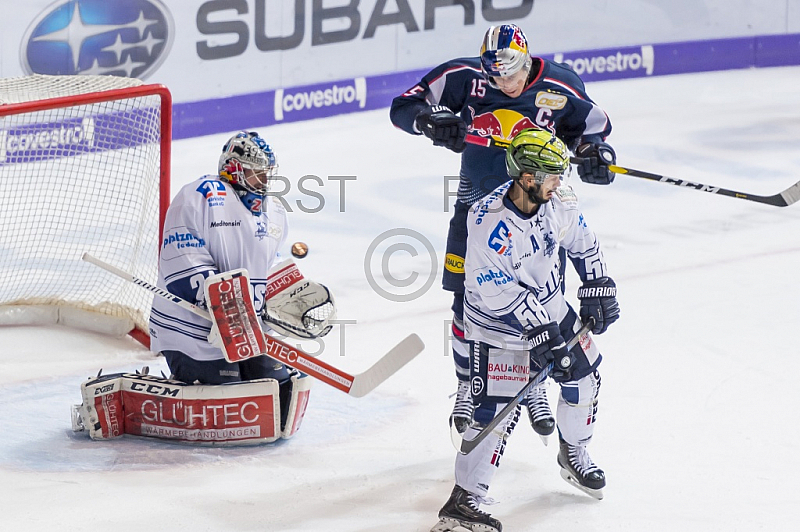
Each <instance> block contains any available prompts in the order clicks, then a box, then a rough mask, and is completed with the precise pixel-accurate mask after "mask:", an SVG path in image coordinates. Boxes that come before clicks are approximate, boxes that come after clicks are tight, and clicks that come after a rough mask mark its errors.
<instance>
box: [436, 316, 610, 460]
mask: <svg viewBox="0 0 800 532" xmlns="http://www.w3.org/2000/svg"><path fill="white" fill-rule="evenodd" d="M593 326H594V320H593V319H591V318H590V319H589V321H588V322H586V323H585V324H584V325H583V327H581V328H580V329H579V330H578V332H577V333H576V334H575V336H573V337H572V339H571V340H570V341H569V342H567V350H569V349H572V348H573V347H574V346H575V344H577V343H578V342H579V341H580V339H581V337H582V336H583V335H584V334H586V333H587V332H589V331H590V330H591V329H592V327H593ZM552 369H553V363H552V362H550V363H549V364H547V365H546V366H545V367H544V368H542V369H541V370H540V371H539V372H538V373H537V374H536V375H534V376H533V377H531V379H530V380H529V381H528V384H526V385H525V386H524V387H523V388H522V389H521V390H520V391H519V393H517V395H515V396H514V398H513V399H511V401H509V402H508V404H507V405H506V406H505V407H503V409H502V410H501V411H500V413H499V414H497V415H496V416H494V417H493V418H492V420H491V421H490V422H489V423H488V424H486V426H484V427H483V428H481V430H480V432H478V434H476V435H475V437H474V438H472V439H471V440H468V439H466V438H462V437H461V435H460V434H458V432H457V431H456V430H455V428H453V427H451V428H450V438H451V440H452V441H453V445H454V446H455V448H456V451H458V452H459V453H461V454H469V453H470V452H471V451H472V450H473V449H475V448H476V447H477V446H478V445H479V444H480V443H481V442H482V441H483V440H484V439H486V436H488V435H489V434H490V433H491V432H492V431H493V430H494V429H495V427H497V425H499V424H500V422H501V421H503V420H504V419H505V418H507V417H508V415H509V414H510V413H511V412H512V411H513V410H514V409H515V408H517V405H519V404H520V402H522V399H523V398H524V397H525V395H526V394H527V393H528V391H530V389H531V388H533V387H534V386H536V385H537V384H539V383H540V382H542V381H544V380H545V379H546V378H547V376H548V375H549V374H550V370H552Z"/></svg>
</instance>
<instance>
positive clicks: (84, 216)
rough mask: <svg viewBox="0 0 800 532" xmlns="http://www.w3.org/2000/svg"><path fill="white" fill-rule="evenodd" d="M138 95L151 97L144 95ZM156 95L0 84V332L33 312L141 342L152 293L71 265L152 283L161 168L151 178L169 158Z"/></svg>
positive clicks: (85, 84)
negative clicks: (80, 319) (111, 325)
mask: <svg viewBox="0 0 800 532" xmlns="http://www.w3.org/2000/svg"><path fill="white" fill-rule="evenodd" d="M148 87H154V88H157V89H158V90H157V91H155V92H153V91H150V92H151V93H149V94H148V90H147V88H148ZM109 91H110V92H109ZM164 91H166V89H164V88H163V87H160V86H146V85H142V83H141V82H140V81H138V80H132V79H127V78H118V77H110V76H38V75H36V76H28V77H24V78H10V79H0V309H2V308H3V307H4V308H5V309H6V318H5V320H4V321H5V322H6V323H9V322H12V323H18V322H24V321H25V320H24V319H19V318H18V316H19V315H20V314H21V313H22V312H24V311H26V310H28V309H30V308H33V307H40V308H45V309H57V312H58V313H64V312H68V311H71V310H78V311H89V312H90V313H93V314H89V315H90V316H98V315H105V316H108V317H112V318H115V319H116V321H118V322H119V323H120V324H121V325H120V327H122V328H125V327H128V326H129V325H131V326H135V327H136V328H138V329H139V330H141V331H147V320H148V318H149V312H150V305H151V302H152V294H150V293H149V292H148V291H146V290H143V289H142V288H140V287H138V286H135V285H133V284H132V283H129V282H127V281H125V280H122V279H119V278H116V277H114V276H112V275H110V274H108V273H106V272H104V271H103V270H100V269H99V268H97V267H96V266H94V265H92V264H88V263H86V262H83V261H82V260H81V256H82V255H83V253H84V252H89V253H91V254H92V255H94V256H96V257H98V258H101V259H102V260H104V261H106V262H109V263H111V264H113V265H115V266H117V267H119V268H122V269H124V270H127V271H129V272H130V273H132V274H133V275H135V276H137V277H140V278H142V279H144V280H146V281H148V282H150V283H153V284H155V282H156V277H157V273H156V271H157V259H158V250H159V240H160V235H159V231H160V229H159V227H160V220H161V217H162V211H163V208H164V205H162V195H163V190H167V191H168V179H169V173H168V168H165V169H164V170H165V171H164V172H162V164H164V159H165V154H164V150H165V149H166V150H167V151H168V148H169V132H166V133H165V135H166V137H167V139H166V140H167V142H166V144H165V143H163V142H162V113H171V108H170V106H169V104H168V103H167V108H166V109H165V108H164V107H163V104H162V94H163V92H164ZM53 98H56V99H57V100H53ZM54 104H57V106H55V107H51V106H52V105H54ZM166 160H167V161H168V160H169V158H168V155H166ZM164 179H166V180H167V183H166V186H167V188H166V189H163V188H162V184H163V180H164ZM167 199H168V198H167ZM2 321H3V318H2V317H0V322H2ZM62 321H63V320H62ZM112 321H113V320H112ZM90 328H91V325H90ZM101 328H102V326H101ZM131 328H132V327H131ZM114 332H118V331H114ZM126 332H127V331H126Z"/></svg>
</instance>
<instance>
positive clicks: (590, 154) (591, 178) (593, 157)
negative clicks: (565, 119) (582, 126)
mask: <svg viewBox="0 0 800 532" xmlns="http://www.w3.org/2000/svg"><path fill="white" fill-rule="evenodd" d="M575 156H576V157H580V158H582V159H584V161H583V162H582V163H580V164H579V165H578V175H579V176H580V177H581V181H583V182H584V183H591V184H593V185H610V184H611V183H613V182H614V176H616V174H615V173H614V172H612V171H611V170H609V169H608V165H609V164H617V154H616V153H615V152H614V148H612V147H611V146H609V145H608V144H606V143H605V142H585V143H583V144H581V145H580V146H578V149H577V150H575Z"/></svg>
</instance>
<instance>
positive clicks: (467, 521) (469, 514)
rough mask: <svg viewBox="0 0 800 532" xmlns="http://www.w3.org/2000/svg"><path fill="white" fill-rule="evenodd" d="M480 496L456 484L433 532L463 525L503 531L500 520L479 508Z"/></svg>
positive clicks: (487, 531)
mask: <svg viewBox="0 0 800 532" xmlns="http://www.w3.org/2000/svg"><path fill="white" fill-rule="evenodd" d="M479 506H480V502H479V497H478V496H476V495H473V494H472V493H470V492H468V491H467V490H465V489H463V488H462V487H461V486H459V485H458V484H456V485H455V486H454V487H453V492H452V493H451V494H450V498H449V499H447V502H446V503H444V506H442V509H441V510H439V522H438V523H436V524H435V525H434V526H433V528H431V532H450V531H453V530H457V528H456V527H462V528H465V529H467V530H471V531H472V532H502V530H503V525H501V524H500V521H498V520H497V519H495V518H494V517H492V516H490V515H489V514H487V513H486V512H482V511H481V510H480V509H479Z"/></svg>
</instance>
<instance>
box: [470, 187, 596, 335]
mask: <svg viewBox="0 0 800 532" xmlns="http://www.w3.org/2000/svg"><path fill="white" fill-rule="evenodd" d="M510 186H511V182H508V183H506V184H505V185H503V186H501V187H498V188H497V189H495V190H494V191H493V192H492V193H491V194H489V195H488V196H486V197H485V198H484V199H483V200H482V201H479V202H478V203H476V204H475V205H474V206H473V207H472V209H471V210H470V213H469V216H468V219H467V228H468V235H469V236H468V240H467V254H466V257H465V260H464V273H465V275H466V282H465V288H466V293H465V297H464V325H465V334H466V337H467V339H469V340H474V341H480V342H484V343H487V344H491V345H494V346H497V347H502V348H505V349H527V348H528V342H527V340H523V339H522V337H521V335H522V332H523V331H524V330H526V329H531V328H533V327H537V326H539V325H542V324H544V323H547V322H550V321H556V322H560V321H561V320H562V319H563V318H564V317H565V316H566V314H567V311H568V304H567V301H566V299H565V298H564V293H563V288H562V279H561V259H560V253H559V250H560V249H561V248H563V249H565V250H566V254H567V256H568V257H569V259H570V260H571V261H572V263H573V264H574V266H575V268H576V269H577V271H578V275H579V276H580V277H581V279H582V280H584V281H586V280H591V279H595V278H597V277H603V276H605V275H606V264H605V260H604V259H603V254H602V252H601V250H600V247H599V244H598V242H597V238H596V237H595V234H594V232H592V230H591V229H589V227H588V225H587V224H586V221H585V220H584V217H583V215H582V214H581V212H580V210H579V207H578V200H577V197H576V195H575V192H574V191H573V190H572V188H571V187H569V186H562V187H560V188H558V189H557V191H556V193H555V194H554V195H553V198H552V199H551V200H550V201H549V202H547V203H545V204H543V205H541V206H540V207H539V209H538V210H537V212H536V213H535V214H533V215H526V214H524V213H522V212H520V211H519V210H518V209H517V208H516V207H515V206H514V204H513V203H512V202H511V201H510V200H509V199H508V198H507V195H506V193H507V192H508V189H509V188H510Z"/></svg>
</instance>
